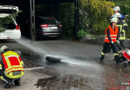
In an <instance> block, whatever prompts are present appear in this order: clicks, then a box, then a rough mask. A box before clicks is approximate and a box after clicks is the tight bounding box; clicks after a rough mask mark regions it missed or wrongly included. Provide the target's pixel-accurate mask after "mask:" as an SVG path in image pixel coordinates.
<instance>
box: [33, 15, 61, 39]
mask: <svg viewBox="0 0 130 90" xmlns="http://www.w3.org/2000/svg"><path fill="white" fill-rule="evenodd" d="M35 22H36V24H35V25H36V37H37V38H39V37H59V35H60V33H61V29H62V25H61V24H60V22H58V21H57V20H56V19H55V18H53V17H42V16H38V17H36V20H35Z"/></svg>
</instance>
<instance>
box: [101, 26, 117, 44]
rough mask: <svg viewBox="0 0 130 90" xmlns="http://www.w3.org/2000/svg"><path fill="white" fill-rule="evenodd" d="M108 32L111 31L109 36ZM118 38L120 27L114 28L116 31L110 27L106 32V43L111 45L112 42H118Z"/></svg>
mask: <svg viewBox="0 0 130 90" xmlns="http://www.w3.org/2000/svg"><path fill="white" fill-rule="evenodd" d="M107 30H109V35H108V32H107ZM109 36H110V37H109ZM117 37H118V27H116V26H115V27H114V29H113V28H112V27H111V25H109V26H108V27H107V28H106V30H105V40H104V41H105V42H106V43H110V42H111V41H113V42H116V40H117Z"/></svg>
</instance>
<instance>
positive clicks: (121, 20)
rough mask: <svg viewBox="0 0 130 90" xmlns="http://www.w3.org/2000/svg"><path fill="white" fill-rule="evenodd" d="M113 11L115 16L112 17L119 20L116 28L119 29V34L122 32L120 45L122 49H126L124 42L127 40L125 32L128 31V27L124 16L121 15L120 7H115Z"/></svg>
mask: <svg viewBox="0 0 130 90" xmlns="http://www.w3.org/2000/svg"><path fill="white" fill-rule="evenodd" d="M113 11H114V15H112V18H118V21H117V24H116V26H117V27H118V28H119V32H120V37H119V41H120V45H121V47H123V48H124V41H125V39H126V33H125V32H126V31H127V30H128V25H127V23H126V22H125V19H124V16H123V15H122V14H120V7H119V6H116V7H114V8H113Z"/></svg>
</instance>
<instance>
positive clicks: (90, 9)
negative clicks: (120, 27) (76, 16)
mask: <svg viewBox="0 0 130 90" xmlns="http://www.w3.org/2000/svg"><path fill="white" fill-rule="evenodd" d="M80 4H81V5H80V6H81V7H80V15H81V17H82V18H84V19H81V20H82V21H80V22H81V25H82V26H81V25H80V28H84V27H86V29H87V30H88V31H89V32H91V33H93V34H103V33H104V30H105V28H106V27H107V25H109V22H108V19H109V17H110V16H111V15H112V14H113V11H112V8H113V7H114V6H115V4H114V3H113V2H109V1H106V0H80ZM83 25H84V26H83Z"/></svg>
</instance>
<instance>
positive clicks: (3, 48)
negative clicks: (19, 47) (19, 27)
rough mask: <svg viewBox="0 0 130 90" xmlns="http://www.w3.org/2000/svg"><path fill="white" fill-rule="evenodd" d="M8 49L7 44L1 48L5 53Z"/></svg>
mask: <svg viewBox="0 0 130 90" xmlns="http://www.w3.org/2000/svg"><path fill="white" fill-rule="evenodd" d="M6 49H8V47H7V46H2V47H1V48H0V51H1V52H2V53H3V52H5V50H6Z"/></svg>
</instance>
